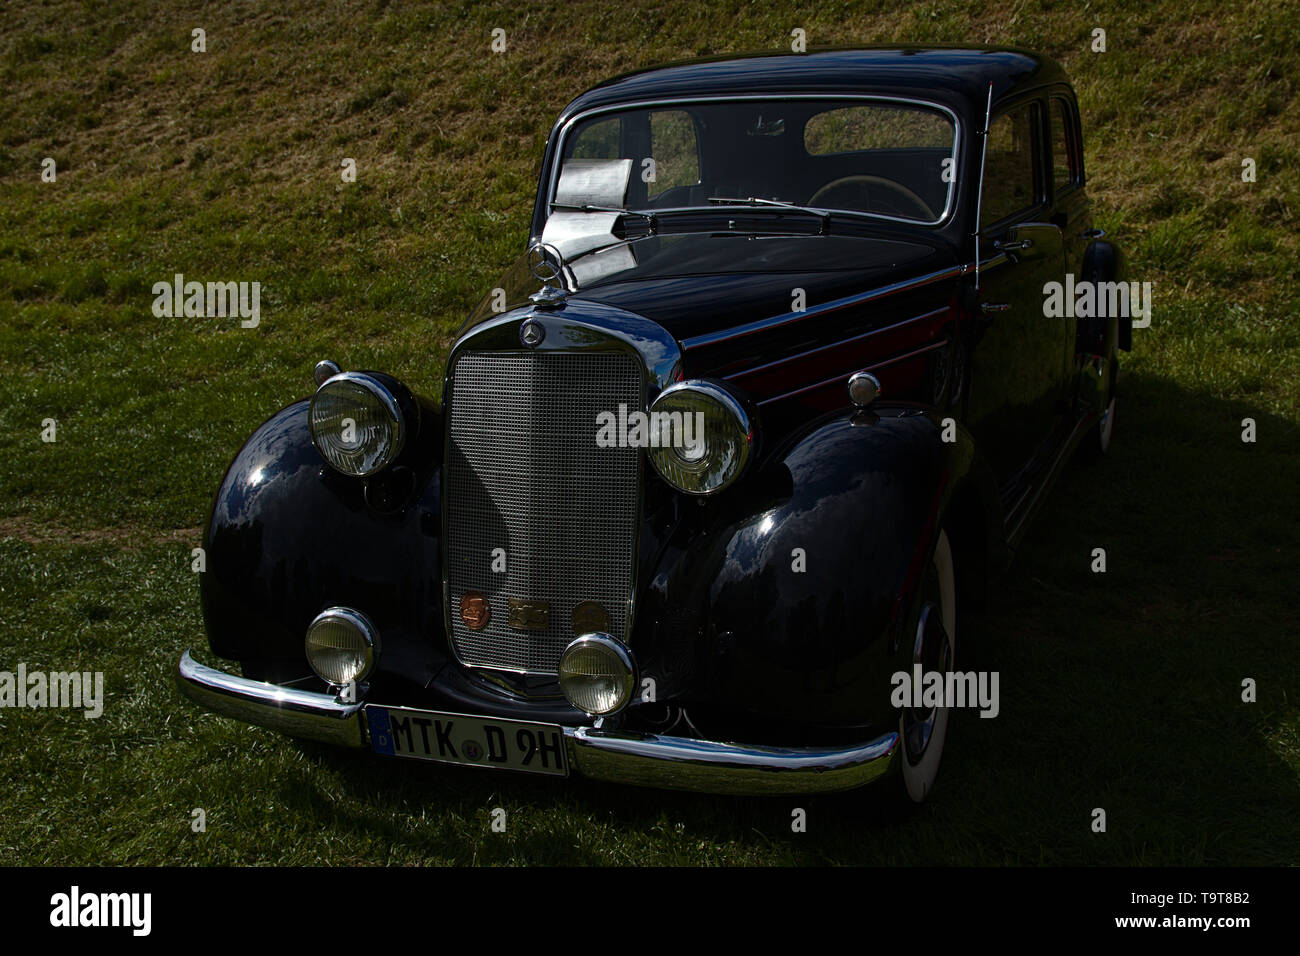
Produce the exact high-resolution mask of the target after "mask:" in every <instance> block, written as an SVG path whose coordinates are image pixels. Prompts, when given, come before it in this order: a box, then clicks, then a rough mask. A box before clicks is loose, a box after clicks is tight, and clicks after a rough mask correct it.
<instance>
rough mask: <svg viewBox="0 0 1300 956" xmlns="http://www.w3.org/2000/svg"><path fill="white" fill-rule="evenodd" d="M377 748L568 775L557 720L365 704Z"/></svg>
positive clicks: (392, 752)
mask: <svg viewBox="0 0 1300 956" xmlns="http://www.w3.org/2000/svg"><path fill="white" fill-rule="evenodd" d="M366 724H367V726H368V727H369V728H370V744H371V746H372V747H373V748H374V750H375V753H380V754H388V755H389V756H392V757H412V758H414V759H416V760H436V761H438V762H440V763H455V764H461V765H462V766H468V767H494V768H496V769H499V770H523V771H526V772H528V773H547V774H552V775H554V776H558V777H567V776H568V775H569V765H568V760H567V754H566V752H565V746H564V730H563V728H561V727H560V726H559V725H558V724H538V723H532V722H530V721H522V720H495V719H492V718H485V717H474V716H471V715H469V714H443V713H438V712H437V711H432V710H412V709H411V708H409V707H380V706H377V705H374V704H369V705H367V706H366Z"/></svg>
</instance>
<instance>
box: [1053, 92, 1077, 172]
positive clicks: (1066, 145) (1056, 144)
mask: <svg viewBox="0 0 1300 956" xmlns="http://www.w3.org/2000/svg"><path fill="white" fill-rule="evenodd" d="M1072 115H1073V114H1071V112H1070V110H1069V107H1067V106H1066V105H1065V101H1064V100H1062V99H1061V98H1060V97H1053V98H1052V101H1051V128H1052V186H1053V187H1054V189H1055V191H1056V193H1057V194H1058V195H1059V194H1060V193H1063V192H1065V190H1067V189H1069V188H1070V187H1071V186H1072V185H1074V184H1075V183H1077V182H1078V181H1079V166H1078V160H1077V159H1076V158H1075V155H1076V154H1075V149H1074V129H1073V123H1072V121H1071V117H1072Z"/></svg>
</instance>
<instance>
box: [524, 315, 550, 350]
mask: <svg viewBox="0 0 1300 956" xmlns="http://www.w3.org/2000/svg"><path fill="white" fill-rule="evenodd" d="M544 338H546V328H545V327H544V326H543V325H542V323H540V322H538V321H537V320H536V319H529V320H528V321H526V322H525V323H524V324H523V325H521V326H519V341H520V342H522V343H524V345H527V346H528V347H529V348H530V349H535V348H537V346H539V345H541V344H542V339H544Z"/></svg>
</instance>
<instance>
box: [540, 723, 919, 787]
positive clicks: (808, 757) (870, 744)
mask: <svg viewBox="0 0 1300 956" xmlns="http://www.w3.org/2000/svg"><path fill="white" fill-rule="evenodd" d="M564 736H565V738H566V739H567V740H568V745H569V766H570V767H572V768H574V769H576V770H577V771H578V772H579V773H581V774H582V775H583V776H584V777H590V778H592V779H595V780H605V781H609V782H611V783H622V784H631V785H632V786H641V787H657V788H663V789H671V790H695V791H702V792H704V793H729V794H781V793H826V792H831V791H835V790H852V789H854V788H855V787H860V786H862V785H863V784H867V783H870V782H872V781H873V780H876V779H877V778H879V777H882V776H884V775H885V774H886V773H887V772H888V771H889V769H890V767H891V766H892V763H893V758H894V754H895V753H896V752H897V750H898V734H897V733H888V734H885V735H884V736H883V737H879V738H877V739H875V740H870V741H867V742H865V743H861V744H856V745H853V746H847V747H761V746H756V745H749V744H731V743H718V742H715V741H711V740H692V739H690V738H687V737H662V736H659V735H657V734H630V733H620V732H617V731H607V730H597V729H596V728H594V727H577V728H570V727H566V728H564Z"/></svg>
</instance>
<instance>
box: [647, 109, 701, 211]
mask: <svg viewBox="0 0 1300 956" xmlns="http://www.w3.org/2000/svg"><path fill="white" fill-rule="evenodd" d="M650 153H651V157H652V158H653V159H654V161H655V165H654V169H655V179H654V182H652V183H646V194H647V196H648V197H649V198H651V199H654V198H655V197H656V196H660V195H662V194H663V193H665V192H667V191H668V190H670V189H675V188H677V187H678V186H694V185H697V184H698V183H699V181H700V146H699V143H698V141H697V140H696V136H695V122H694V121H693V120H692V119H691V115H690V114H689V113H687V112H685V111H683V110H664V111H660V112H657V113H651V114H650ZM637 172H638V174H639V173H641V170H638V171H637Z"/></svg>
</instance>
